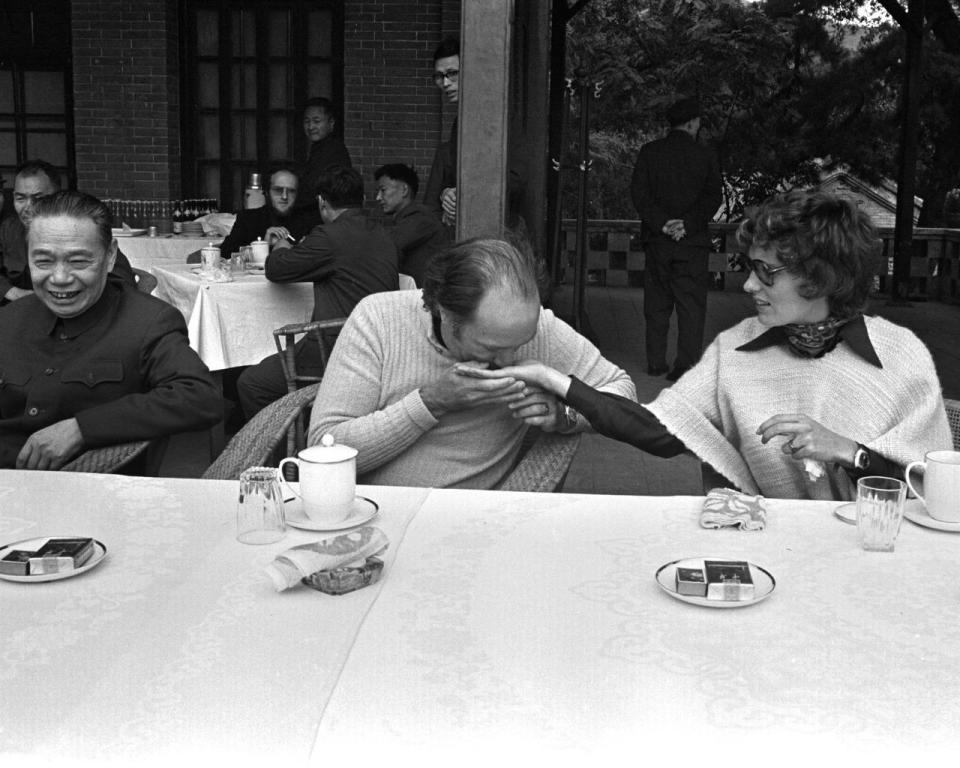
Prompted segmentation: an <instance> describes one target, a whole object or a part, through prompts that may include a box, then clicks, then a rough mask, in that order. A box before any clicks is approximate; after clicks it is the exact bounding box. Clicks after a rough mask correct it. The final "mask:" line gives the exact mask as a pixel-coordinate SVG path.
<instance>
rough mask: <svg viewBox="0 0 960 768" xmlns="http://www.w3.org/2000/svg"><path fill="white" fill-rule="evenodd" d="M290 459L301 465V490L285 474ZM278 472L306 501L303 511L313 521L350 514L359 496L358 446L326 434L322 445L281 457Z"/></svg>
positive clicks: (332, 521) (340, 518)
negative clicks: (284, 468)
mask: <svg viewBox="0 0 960 768" xmlns="http://www.w3.org/2000/svg"><path fill="white" fill-rule="evenodd" d="M288 463H291V464H296V465H297V466H298V467H299V468H300V492H299V493H297V491H296V490H294V489H293V488H292V487H291V486H290V485H289V484H288V483H287V481H286V480H285V479H284V477H283V467H284V465H285V464H288ZM279 472H280V479H281V481H282V482H283V484H284V485H286V486H287V488H289V489H290V490H291V491H292V492H293V493H294V494H296V495H297V496H299V497H300V499H301V500H302V501H303V511H304V512H305V513H306V515H307V517H309V518H310V519H311V520H313V522H315V523H320V524H330V525H334V524H336V523H342V522H343V521H344V520H346V519H347V518H348V517H349V516H350V513H351V511H352V510H353V504H354V500H355V499H356V496H357V449H356V448H350V447H349V446H346V445H334V443H333V437H332V436H331V435H324V436H323V440H322V441H321V444H320V445H314V446H312V447H310V448H304V449H303V450H302V451H300V452H299V453H298V454H297V457H296V458H286V459H284V460H283V461H281V462H280V466H279Z"/></svg>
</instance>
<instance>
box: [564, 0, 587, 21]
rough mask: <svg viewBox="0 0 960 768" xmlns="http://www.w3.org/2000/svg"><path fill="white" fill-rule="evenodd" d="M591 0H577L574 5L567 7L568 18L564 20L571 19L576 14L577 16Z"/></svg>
mask: <svg viewBox="0 0 960 768" xmlns="http://www.w3.org/2000/svg"><path fill="white" fill-rule="evenodd" d="M589 2H590V0H577V2H575V3H574V4H573V5H571V6H568V7H567V18H566V19H564V21H570V19H572V18H573V17H574V16H576V15H577V14H578V13H580V11H582V10H583V9H584V6H586V5H587V4H588V3H589Z"/></svg>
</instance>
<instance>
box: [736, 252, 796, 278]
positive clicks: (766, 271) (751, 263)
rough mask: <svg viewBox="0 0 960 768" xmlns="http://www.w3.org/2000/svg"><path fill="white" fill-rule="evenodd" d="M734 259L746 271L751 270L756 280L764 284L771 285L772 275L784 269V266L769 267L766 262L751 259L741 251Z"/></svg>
mask: <svg viewBox="0 0 960 768" xmlns="http://www.w3.org/2000/svg"><path fill="white" fill-rule="evenodd" d="M736 261H737V264H739V265H740V266H741V267H743V268H744V269H745V270H746V271H748V272H753V274H755V275H756V276H757V280H759V281H760V282H761V283H763V284H764V285H773V276H774V275H775V274H777V272H783V271H784V270H785V269H786V267H771V266H770V265H769V264H767V262H765V261H759V260H757V259H751V258H750V257H749V256H747V255H745V254H743V253H738V254H737V258H736Z"/></svg>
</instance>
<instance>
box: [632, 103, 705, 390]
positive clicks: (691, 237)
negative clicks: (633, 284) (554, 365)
mask: <svg viewBox="0 0 960 768" xmlns="http://www.w3.org/2000/svg"><path fill="white" fill-rule="evenodd" d="M667 118H668V120H669V122H670V132H669V133H668V134H667V136H665V137H664V138H662V139H657V140H656V141H652V142H650V143H648V144H645V145H644V146H643V147H641V148H640V154H639V156H638V157H637V164H636V166H635V168H634V170H633V179H632V181H631V185H630V189H631V192H632V196H633V203H634V205H635V206H636V208H637V213H639V215H640V218H641V219H642V220H643V230H642V231H643V239H644V249H645V251H646V269H645V273H644V281H643V288H644V297H643V316H644V320H645V322H646V342H647V373H649V374H650V375H651V376H662V375H663V374H665V373H667V371H668V370H669V369H668V367H667V332H668V331H669V330H670V316H671V315H672V314H673V311H674V309H676V312H677V354H676V358H675V360H674V364H673V369H672V370H670V372H669V374H668V375H667V378H668V379H670V380H671V381H676V380H677V379H679V378H680V377H681V376H682V375H683V374H684V372H685V371H687V370H688V369H689V368H691V367H692V366H693V364H694V363H696V362H697V360H698V359H699V358H700V353H701V352H702V351H703V327H704V323H705V321H706V316H707V288H708V285H709V272H708V271H707V262H708V258H709V254H710V247H711V242H710V233H709V232H708V231H707V224H708V223H709V221H710V219H711V218H712V217H713V214H714V213H716V211H717V208H718V207H719V206H720V201H721V179H720V168H719V165H718V163H717V158H716V155H715V154H714V152H713V151H712V150H710V149H708V148H707V147H705V146H704V145H702V144H699V143H698V142H697V134H698V133H699V131H700V105H699V104H698V102H697V100H696V99H691V98H683V99H680V100H679V101H677V102H676V103H675V104H673V106H671V107H670V109H669V110H667Z"/></svg>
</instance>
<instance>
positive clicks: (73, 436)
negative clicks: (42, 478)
mask: <svg viewBox="0 0 960 768" xmlns="http://www.w3.org/2000/svg"><path fill="white" fill-rule="evenodd" d="M81 448H83V434H81V432H80V425H79V424H78V423H77V420H76V419H64V420H63V421H58V422H57V423H56V424H51V425H50V426H49V427H44V428H43V429H40V430H38V431H36V432H34V433H33V434H32V435H30V437H28V438H27V442H26V443H24V446H23V448H21V449H20V453H19V455H18V456H17V469H60V467H62V466H63V465H64V464H66V463H67V462H68V461H69V460H70V459H71V458H73V456H74V455H76V454H77V453H79V452H80V449H81Z"/></svg>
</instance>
